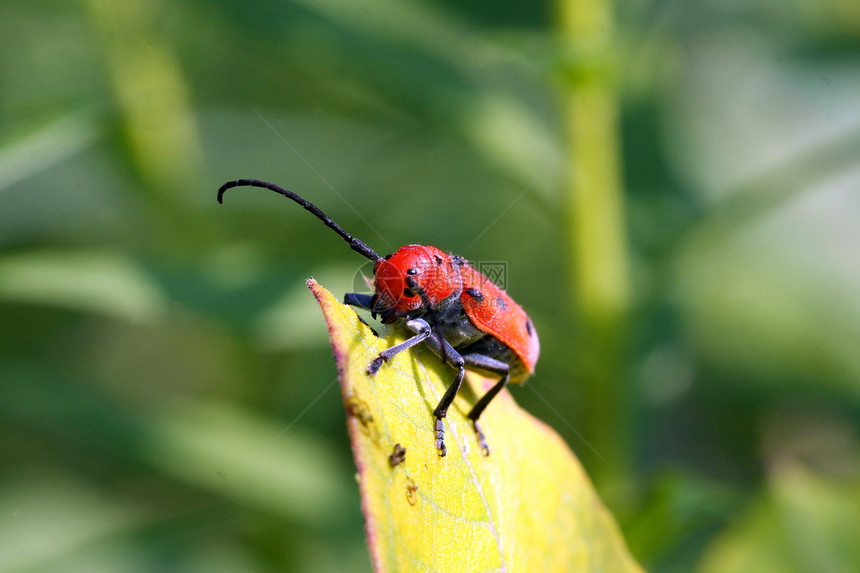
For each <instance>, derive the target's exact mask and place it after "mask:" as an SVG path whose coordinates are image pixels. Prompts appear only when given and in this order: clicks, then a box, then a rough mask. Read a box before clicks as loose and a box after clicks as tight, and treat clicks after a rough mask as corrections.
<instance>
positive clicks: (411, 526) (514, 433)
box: [308, 279, 641, 572]
mask: <svg viewBox="0 0 860 573" xmlns="http://www.w3.org/2000/svg"><path fill="white" fill-rule="evenodd" d="M308 286H309V287H310V289H311V291H313V293H314V296H316V298H317V301H318V302H319V304H320V306H321V307H322V310H323V314H324V315H325V319H326V322H327V323H328V328H329V334H330V336H331V342H332V347H333V349H334V354H335V358H336V360H337V368H338V373H339V375H340V382H341V389H342V390H343V397H344V402H345V405H346V410H347V418H348V419H347V425H348V427H349V435H350V438H351V440H352V448H353V454H354V456H355V463H356V466H357V467H358V482H359V487H360V490H361V500H362V502H361V503H362V509H363V511H364V516H365V524H366V530H367V536H368V544H369V546H370V553H371V558H372V561H373V565H374V569H375V570H376V571H443V572H452V571H508V572H515V571H525V572H533V571H541V572H543V571H577V572H578V571H583V572H587V571H605V572H615V571H641V568H640V567H639V565H638V564H636V562H635V561H634V560H633V559H632V557H631V556H630V554H629V552H628V550H627V547H626V545H625V543H624V540H623V539H622V537H621V535H620V533H619V530H618V526H617V525H616V523H615V520H614V519H613V517H612V516H611V515H610V513H609V512H608V511H607V510H606V508H605V507H604V506H603V504H602V503H601V501H600V499H599V498H598V497H597V494H596V493H595V492H594V489H593V487H592V485H591V482H590V481H589V480H588V477H587V476H586V475H585V472H584V471H583V469H582V466H580V464H579V462H578V461H577V459H576V458H575V457H574V455H573V453H572V452H571V451H570V449H568V447H567V445H566V444H565V443H564V442H563V441H562V440H561V438H560V437H559V436H558V435H557V434H556V433H555V432H554V431H553V430H552V429H550V428H549V427H548V426H546V425H545V424H543V423H542V422H540V421H538V420H537V419H535V418H533V417H532V416H530V415H529V414H528V413H527V412H525V411H524V410H522V409H520V408H519V407H518V406H517V405H516V403H515V402H514V401H513V398H512V397H511V395H510V394H509V393H508V392H507V391H504V392H502V393H501V394H499V396H497V397H496V399H495V400H493V402H492V403H491V404H490V406H489V407H488V408H487V410H486V411H485V412H484V414H483V416H481V422H482V426H483V429H484V433H485V434H486V436H487V441H488V443H489V445H490V449H491V451H492V453H491V455H490V456H488V457H485V456H483V455H482V453H481V451H480V448H479V447H478V443H477V440H476V437H475V432H474V430H473V428H472V425H471V424H470V422H469V421H468V419H467V418H466V417H465V414H466V413H467V412H468V411H469V409H470V407H471V404H474V400H475V395H476V392H475V390H477V393H480V394H482V393H483V392H484V391H485V389H486V388H488V387H489V385H490V384H492V383H493V381H492V380H487V379H484V378H479V377H474V376H472V375H470V376H469V382H470V385H471V387H468V386H469V384H464V387H463V389H462V390H461V392H460V394H461V395H460V396H458V397H457V399H456V400H455V402H454V405H453V406H452V407H451V409H450V410H449V411H448V417H447V419H446V420H445V430H446V432H445V436H446V442H447V444H448V455H447V457H444V458H443V457H439V455H438V454H437V452H436V448H435V446H434V434H433V422H434V418H433V414H432V412H433V409H434V408H435V407H436V404H437V403H438V402H439V399H440V398H441V397H442V394H443V393H444V391H445V389H446V387H447V385H449V384H450V382H451V381H452V380H453V378H454V374H455V372H454V371H453V370H452V369H451V368H450V367H448V366H445V365H443V364H442V363H441V361H440V360H439V359H438V358H437V357H435V356H434V355H433V354H432V353H430V352H429V351H428V350H426V349H423V348H416V349H413V350H411V351H408V352H402V353H400V354H399V355H397V356H396V357H395V358H394V359H393V360H391V361H390V362H389V363H387V364H384V365H383V366H382V368H380V370H379V372H378V373H377V374H376V375H375V376H373V377H371V376H368V374H367V371H366V368H367V365H368V364H369V363H370V361H371V360H372V359H373V358H374V357H375V356H376V355H377V354H378V353H379V352H380V351H381V350H383V349H384V348H388V347H390V346H392V345H393V344H396V343H397V342H400V341H402V340H403V335H401V334H396V333H395V334H393V335H391V336H389V337H386V338H377V337H375V336H374V335H373V333H372V331H371V330H370V329H369V328H368V327H367V326H366V325H364V324H362V323H361V321H360V320H359V318H358V316H357V315H356V314H355V312H354V311H353V310H352V309H350V308H349V307H346V306H344V305H342V304H340V303H339V302H338V301H337V299H335V297H334V296H333V295H332V294H331V293H330V292H328V291H327V290H325V289H324V288H323V287H321V286H320V285H319V284H317V283H316V281H314V280H313V279H311V280H309V281H308ZM397 444H400V449H398V448H397V447H396V445H397ZM403 449H405V453H404V452H403V451H402V450H403Z"/></svg>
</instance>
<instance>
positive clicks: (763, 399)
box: [0, 0, 860, 573]
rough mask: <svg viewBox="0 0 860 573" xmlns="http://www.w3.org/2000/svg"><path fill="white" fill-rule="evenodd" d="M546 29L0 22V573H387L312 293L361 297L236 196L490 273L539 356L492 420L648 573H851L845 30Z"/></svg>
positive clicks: (702, 18) (161, 19)
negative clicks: (585, 482) (582, 483)
mask: <svg viewBox="0 0 860 573" xmlns="http://www.w3.org/2000/svg"><path fill="white" fill-rule="evenodd" d="M561 4H562V3H561V2H559V4H557V5H555V6H552V7H550V6H547V5H541V4H535V5H529V6H528V8H527V13H526V14H525V15H523V16H522V17H521V16H520V14H521V10H522V8H521V6H522V3H517V2H513V1H512V0H511V1H505V2H502V3H492V4H488V3H478V2H469V3H467V4H466V5H461V4H459V3H453V2H447V3H439V2H436V3H431V2H423V1H417V2H406V3H404V2H397V1H394V0H382V1H380V0H372V1H371V0H358V1H357V2H350V3H332V2H322V1H317V0H302V1H300V2H293V3H288V2H256V3H248V2H240V1H238V0H226V1H223V2H218V3H209V2H203V1H200V0H186V1H183V2H165V1H163V0H139V1H136V2H130V3H129V2H119V3H108V2H104V1H102V0H89V1H88V2H83V3H57V2H46V1H44V0H40V1H36V2H32V1H29V2H25V1H23V0H8V1H6V2H3V3H2V5H0V86H2V89H0V443H2V444H3V469H2V471H0V507H2V508H3V511H2V512H0V513H2V515H0V571H69V570H86V571H100V570H104V571H117V570H123V571H135V570H139V571H154V570H157V571H171V570H175V571H189V570H201V571H207V572H208V571H219V570H223V571H231V572H235V571H273V570H277V571H321V570H337V571H368V570H370V567H371V565H370V562H369V559H368V556H367V548H366V545H365V539H364V532H363V530H362V515H361V512H360V509H359V503H360V500H359V495H358V491H357V488H356V486H355V482H354V480H353V473H354V467H353V465H352V460H351V459H350V452H349V444H348V440H347V437H346V435H345V430H344V411H343V406H342V404H341V401H340V400H338V399H337V393H336V391H335V387H336V373H335V369H334V367H333V365H332V359H331V351H330V348H329V346H328V342H327V337H326V331H325V326H324V324H323V323H322V321H320V319H319V311H318V309H317V308H315V305H314V304H313V301H312V300H310V297H308V296H307V292H306V289H305V286H304V281H305V279H306V278H307V277H309V276H314V277H316V278H317V279H318V280H319V281H320V282H322V283H324V284H326V285H327V286H328V287H329V288H331V289H332V290H333V292H335V293H336V294H338V295H340V294H342V293H343V292H346V291H349V290H358V289H361V288H362V286H363V280H362V275H361V273H362V272H364V273H365V274H367V273H368V270H367V268H366V267H364V268H363V267H362V263H363V261H361V260H357V258H356V255H355V254H354V253H352V252H351V251H349V249H347V248H345V246H344V244H343V243H342V242H341V241H339V240H338V239H337V238H336V237H334V236H333V235H331V233H329V232H328V231H327V230H326V229H325V228H323V227H322V226H321V225H320V224H319V222H318V221H316V220H313V219H312V218H311V217H309V216H308V215H307V213H304V212H302V211H301V209H298V208H296V207H295V206H294V205H289V204H287V203H286V202H284V201H278V198H277V197H275V196H273V195H271V194H267V193H266V192H264V191H262V190H241V191H240V190H236V192H235V194H234V196H231V198H230V201H229V203H228V205H226V206H223V207H219V206H218V205H217V204H216V202H215V190H216V189H217V187H218V186H219V185H220V184H221V183H223V182H224V181H226V180H228V179H235V178H237V177H245V176H253V177H260V178H265V179H271V180H274V181H277V182H278V183H281V184H283V185H286V186H289V187H290V188H292V189H294V190H296V191H298V192H300V193H301V194H302V195H304V196H306V197H308V198H309V199H311V200H313V201H314V202H315V203H317V204H318V205H319V206H320V207H321V208H322V209H323V210H325V211H326V213H328V214H329V215H331V216H332V217H333V218H335V219H336V220H337V221H338V222H339V223H340V224H341V225H342V226H343V227H344V228H346V229H347V230H349V231H350V232H352V233H354V234H356V235H358V236H359V237H361V238H362V239H364V240H365V241H367V242H368V244H370V245H371V246H372V247H373V248H374V249H376V250H378V251H380V252H388V251H391V250H393V249H394V248H396V247H397V246H400V245H402V244H405V243H410V242H424V243H430V244H435V245H436V246H438V247H440V248H442V249H445V250H450V251H453V252H456V253H459V254H462V255H464V256H466V257H467V258H469V259H470V260H472V261H476V262H480V261H496V262H497V261H504V262H505V263H506V264H507V269H508V277H507V288H508V291H509V292H510V294H511V295H512V296H513V297H514V298H515V299H516V300H517V301H518V302H519V303H521V304H522V305H523V306H524V307H525V308H526V309H527V310H528V312H529V315H530V316H531V318H532V319H533V321H534V323H535V325H536V326H537V328H538V330H539V331H540V334H541V342H542V344H543V346H542V355H541V359H540V362H539V364H538V366H537V373H536V375H535V376H534V377H533V378H532V379H530V381H529V383H528V385H527V386H526V387H525V388H515V389H513V390H512V394H513V395H514V396H515V398H516V399H517V402H518V403H519V404H520V405H521V406H522V407H523V408H524V409H525V410H526V411H528V412H529V413H531V414H533V415H534V416H535V417H537V418H538V419H541V420H544V421H546V422H547V423H548V424H550V425H552V426H553V427H555V428H556V429H557V430H558V431H559V433H560V434H561V435H562V437H563V438H565V440H566V441H567V442H568V443H569V444H570V445H571V447H572V449H574V450H575V451H576V452H577V455H578V457H579V458H580V459H581V461H582V463H583V465H584V467H585V469H586V471H587V472H588V473H589V475H591V476H593V477H594V478H595V481H596V485H597V488H598V490H599V492H600V494H601V497H602V498H603V499H604V500H606V501H607V502H608V503H609V505H610V508H611V509H612V511H613V513H614V514H615V515H616V516H617V517H618V519H619V523H620V525H621V528H622V530H623V533H624V535H625V537H626V538H627V539H628V540H629V543H630V546H631V550H632V552H633V554H634V557H635V558H636V559H637V560H638V561H639V562H641V563H642V564H643V566H644V567H645V568H646V569H647V570H649V571H657V572H669V571H673V572H674V571H691V570H693V571H695V570H701V571H707V572H708V573H713V572H721V571H733V570H737V568H738V567H739V566H742V565H739V564H743V563H747V562H749V563H753V562H754V563H757V564H759V565H760V567H759V569H760V570H766V569H767V568H768V567H770V568H772V569H774V570H796V571H815V572H816V573H817V572H818V571H822V570H832V571H841V570H846V571H850V570H857V569H860V562H858V556H857V554H856V551H854V550H853V549H852V546H851V545H850V543H848V542H847V541H846V532H852V531H856V530H858V529H860V524H858V516H857V514H856V512H855V511H853V510H852V509H851V508H852V507H856V504H855V505H853V506H852V505H850V504H849V503H848V502H847V501H846V503H844V504H840V503H839V500H841V499H845V500H852V499H856V488H857V484H858V483H860V463H858V459H860V443H858V420H860V385H858V380H860V359H858V356H860V354H858V353H857V352H856V348H858V347H860V327H858V325H860V302H858V301H860V298H858V297H857V296H856V293H857V292H858V291H860V284H858V283H860V278H858V277H860V270H858V267H857V261H858V257H857V245H858V244H860V235H858V229H860V221H858V213H860V205H858V199H857V193H856V189H857V188H858V182H857V174H856V164H857V157H858V150H860V127H858V126H860V117H858V115H857V113H858V112H857V110H858V108H857V101H858V100H860V93H858V91H857V86H858V85H860V81H858V78H860V71H859V70H858V69H857V64H856V62H857V61H858V58H857V54H858V51H860V48H858V44H860V42H858V38H860V24H858V22H860V18H858V12H857V8H856V7H855V6H854V4H853V3H850V2H837V1H824V2H819V1H813V0H799V1H797V2H791V3H772V2H759V1H754V2H728V3H718V4H713V3H711V4H709V5H707V6H704V5H702V6H700V5H698V4H695V5H688V4H684V3H671V2H670V3H666V2H650V3H649V2H645V3H616V4H615V5H614V6H610V5H609V4H608V3H605V2H597V3H590V4H596V6H597V8H598V9H601V10H604V12H603V14H609V13H611V14H613V15H614V20H615V25H614V27H611V28H607V29H606V30H605V34H606V37H605V38H604V39H606V38H608V40H606V41H605V42H580V43H577V42H572V43H571V42H570V41H567V40H564V39H563V38H562V37H561V30H560V29H559V28H560V27H561V20H560V16H559V15H558V14H559V8H560V6H561ZM564 4H565V5H567V3H564ZM577 4H578V2H572V6H573V7H574V8H575V7H576V5H577ZM610 8H613V9H612V10H610ZM568 40H569V39H568ZM595 78H596V79H598V80H600V81H601V82H604V83H603V84H602V86H603V87H602V89H606V90H608V92H607V93H608V94H609V96H610V99H611V101H610V104H611V105H612V106H615V109H617V112H618V115H617V124H616V127H615V128H613V129H617V132H616V135H617V136H618V138H619V141H618V143H619V145H618V147H617V159H618V164H617V166H616V167H615V168H611V169H616V170H617V173H615V175H617V176H618V180H617V182H618V188H617V189H616V191H619V192H618V193H616V194H615V195H614V196H615V200H616V201H618V204H616V205H615V210H614V213H615V215H614V221H615V223H616V224H620V227H618V226H616V227H614V228H609V227H608V226H607V225H611V224H613V223H612V221H609V223H605V222H604V223H600V224H597V225H596V228H594V229H592V231H593V233H588V232H585V231H587V229H582V228H579V227H577V228H574V227H573V226H572V223H571V217H570V209H571V204H572V203H571V201H572V197H571V195H570V194H569V193H567V191H566V190H568V187H567V182H568V181H570V180H571V179H574V180H575V179H576V178H577V177H579V176H580V175H582V176H585V175H587V174H588V173H589V171H588V170H587V169H586V167H590V168H594V169H596V168H598V167H600V165H599V164H596V163H595V164H592V163H591V160H589V159H587V157H589V156H590V155H589V154H595V155H598V156H599V154H601V153H603V154H604V155H602V157H603V158H604V159H605V158H606V157H608V156H607V155H606V152H607V148H606V147H605V145H604V144H603V143H601V144H597V143H593V142H594V141H601V138H600V137H598V136H604V135H605V136H607V137H612V136H613V132H612V131H609V132H605V133H598V132H591V131H589V130H591V129H593V128H595V127H597V126H600V125H604V126H605V124H606V123H610V124H611V122H607V121H604V120H607V118H606V117H603V118H602V119H601V118H597V119H595V118H594V117H588V115H589V112H588V111H587V108H588V104H589V101H590V100H588V101H586V100H582V101H579V102H578V103H577V102H574V103H571V99H569V96H571V94H573V95H574V96H575V95H576V92H575V89H580V88H581V85H579V87H577V84H576V82H584V83H587V82H589V81H592V80H595ZM569 82H573V87H572V84H571V83H569ZM574 99H575V98H574ZM578 106H579V107H578ZM563 109H567V110H569V111H570V110H573V111H574V112H576V113H577V114H578V116H577V117H576V119H575V120H574V122H575V125H577V126H579V127H578V128H575V129H574V130H573V131H571V129H570V125H569V124H568V123H567V122H568V121H570V116H568V115H566V113H565V112H563ZM577 109H579V111H578V112H577ZM594 122H596V123H594ZM565 126H566V127H565ZM577 133H579V134H580V135H577ZM591 136H593V137H591ZM576 138H581V139H580V140H579V141H581V143H583V144H584V143H587V145H585V147H584V149H582V147H581V148H580V150H579V151H578V152H577V153H576V154H575V155H577V156H578V157H579V158H578V159H577V160H576V161H577V162H578V164H574V163H571V162H570V161H569V158H570V157H571V148H570V147H569V146H570V144H571V141H572V140H576ZM603 141H604V142H606V141H607V140H606V138H605V137H604V138H603ZM598 145H600V146H601V148H602V149H597V148H596V147H597V146H598ZM580 154H581V155H580ZM582 162H586V163H588V165H582V164H581V163H582ZM604 167H606V166H605V165H604ZM610 167H611V164H610ZM611 169H610V171H611ZM609 175H612V173H609ZM587 188H588V189H589V190H591V191H596V189H595V186H593V185H589V186H587ZM600 190H602V191H606V188H605V187H603V188H601V189H600ZM611 196H612V195H607V194H606V193H604V194H603V197H604V198H606V197H611ZM586 203H587V201H586ZM588 222H589V223H596V222H597V220H596V219H592V218H590V217H589V218H588ZM604 233H614V234H612V235H611V237H612V238H611V240H612V241H614V242H613V243H612V244H604V243H602V242H601V239H600V237H605V236H607V235H605V234H604ZM619 241H621V242H619ZM606 252H614V253H615V254H614V255H612V257H613V260H608V259H604V260H598V261H596V262H592V263H589V262H588V261H589V260H592V261H594V258H589V256H588V255H589V254H591V255H594V254H597V253H606ZM601 256H603V255H601ZM598 265H600V266H598ZM601 268H603V270H604V271H605V270H606V269H607V268H608V269H609V270H612V269H615V270H616V271H618V273H616V274H615V275H605V274H601ZM619 269H620V270H619ZM592 273H593V274H592ZM600 276H618V277H621V278H622V279H623V280H625V281H626V282H627V286H628V287H629V290H625V286H624V285H623V284H613V285H612V289H613V290H611V291H605V292H604V291H601V290H600V289H599V288H597V289H591V290H588V291H586V290H585V289H586V288H587V287H588V285H591V284H599V283H591V282H588V281H589V280H590V278H595V277H600ZM624 277H626V278H624ZM619 292H620V293H621V294H622V295H623V296H622V299H623V300H621V302H622V303H623V304H622V309H623V312H620V313H617V314H615V315H612V320H611V321H610V322H611V324H609V326H610V327H611V328H610V329H608V330H601V328H602V327H601V323H600V321H597V322H594V321H593V320H592V319H591V318H590V317H592V316H593V315H592V314H590V313H594V314H597V313H599V312H601V309H602V307H597V306H594V305H592V304H591V303H590V302H589V301H598V302H599V301H600V299H601V297H603V296H606V297H610V296H614V295H613V293H614V294H615V295H617V294H618V293H619ZM604 324H607V323H604ZM589 328H591V329H592V330H588V329H589ZM605 341H608V342H607V343H605V344H604V342H605ZM598 380H611V381H612V382H611V386H607V387H605V388H601V387H599V386H596V385H595V381H598ZM604 390H605V391H604ZM601 424H602V425H603V426H601ZM601 427H603V428H607V429H608V430H611V432H613V433H611V434H610V432H609V431H608V430H607V431H603V430H601V429H600V428H601ZM583 438H584V440H583ZM592 447H593V449H592ZM789 561H790V562H791V566H790V567H792V568H793V569H787V567H788V566H787V565H786V563H788V562H789Z"/></svg>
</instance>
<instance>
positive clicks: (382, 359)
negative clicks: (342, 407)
mask: <svg viewBox="0 0 860 573" xmlns="http://www.w3.org/2000/svg"><path fill="white" fill-rule="evenodd" d="M406 328H408V329H409V330H411V331H412V332H414V333H415V336H412V337H410V338H407V339H406V340H404V341H403V342H401V343H400V344H396V345H394V346H392V347H391V348H386V349H385V350H383V351H382V352H380V353H379V355H378V356H377V357H376V358H374V359H373V360H372V361H371V362H370V364H369V365H368V366H367V373H368V374H370V375H371V376H373V375H374V374H376V372H377V371H378V370H379V368H380V366H382V365H383V364H385V363H386V362H388V361H389V360H391V359H392V358H394V357H395V356H396V355H398V354H400V353H401V352H403V351H404V350H409V349H410V348H412V347H413V346H415V345H416V344H419V343H421V342H423V341H424V340H426V339H427V337H428V336H430V334H431V333H432V329H431V328H430V325H429V324H427V321H425V320H424V319H421V318H415V319H413V320H407V321H406Z"/></svg>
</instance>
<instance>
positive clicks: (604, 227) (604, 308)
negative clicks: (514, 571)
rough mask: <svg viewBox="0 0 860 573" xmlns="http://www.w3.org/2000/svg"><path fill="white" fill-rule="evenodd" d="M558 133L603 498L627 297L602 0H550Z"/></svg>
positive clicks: (586, 415) (607, 9)
mask: <svg viewBox="0 0 860 573" xmlns="http://www.w3.org/2000/svg"><path fill="white" fill-rule="evenodd" d="M555 8H556V14H555V15H556V27H557V30H558V33H559V35H560V38H561V42H562V43H561V46H562V50H563V66H564V67H563V71H562V77H561V80H562V83H561V105H562V112H563V116H564V122H565V123H564V130H565V140H566V150H565V152H566V159H567V161H566V168H567V172H566V179H567V187H566V189H565V195H564V197H565V210H566V217H567V227H568V229H570V234H569V236H568V237H567V240H568V246H567V247H568V253H569V256H570V257H571V264H570V272H571V273H572V276H571V284H572V285H574V291H573V293H572V294H573V301H574V302H573V305H574V308H576V311H577V312H576V318H577V320H578V324H577V332H578V334H579V339H578V340H577V342H576V344H577V352H576V355H577V356H578V358H579V360H580V361H581V362H580V367H581V374H582V379H581V380H580V383H581V391H582V394H581V395H582V398H583V400H582V409H581V411H582V415H581V416H577V418H578V419H580V420H581V422H582V427H581V428H580V429H581V431H582V434H583V435H584V436H585V437H586V438H587V439H588V440H589V441H590V442H591V443H592V444H593V445H594V447H595V449H596V450H597V451H598V452H599V453H600V455H601V456H602V457H603V458H605V461H606V463H600V462H595V463H591V464H588V465H589V466H590V468H589V469H590V472H589V473H590V475H591V477H592V479H593V480H594V482H595V485H597V487H598V488H599V489H600V490H601V493H602V494H604V495H605V496H607V495H608V499H607V502H609V503H610V504H611V505H615V506H616V507H618V506H619V505H618V504H616V503H615V502H614V501H613V499H612V498H615V501H621V499H619V497H618V496H626V495H627V494H628V493H630V488H629V487H628V486H629V483H625V482H627V480H628V479H629V475H630V474H629V471H630V457H631V453H630V448H629V445H628V441H629V433H628V428H629V409H628V407H627V400H626V398H625V395H626V394H627V380H628V379H629V376H628V359H627V358H628V356H627V347H626V346H627V345H626V338H627V329H628V318H629V311H630V305H631V293H630V277H629V257H628V252H627V238H626V232H625V223H624V197H623V191H622V181H621V169H620V167H621V166H620V157H619V139H620V133H619V128H618V116H619V110H618V107H619V105H618V94H617V86H616V77H615V66H614V65H613V62H614V49H615V46H614V33H613V21H612V20H613V16H612V5H611V3H610V2H609V1H608V0H558V2H557V3H556V7H555Z"/></svg>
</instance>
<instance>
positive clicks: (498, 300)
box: [496, 297, 508, 310]
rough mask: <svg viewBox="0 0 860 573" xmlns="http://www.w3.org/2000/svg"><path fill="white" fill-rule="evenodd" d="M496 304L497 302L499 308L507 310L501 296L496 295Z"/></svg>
mask: <svg viewBox="0 0 860 573" xmlns="http://www.w3.org/2000/svg"><path fill="white" fill-rule="evenodd" d="M496 304H497V305H499V308H500V309H502V310H508V305H507V304H505V299H503V298H502V297H498V298H497V299H496Z"/></svg>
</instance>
